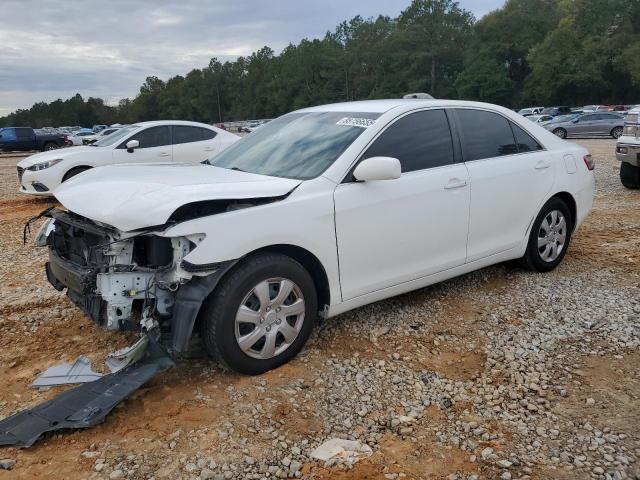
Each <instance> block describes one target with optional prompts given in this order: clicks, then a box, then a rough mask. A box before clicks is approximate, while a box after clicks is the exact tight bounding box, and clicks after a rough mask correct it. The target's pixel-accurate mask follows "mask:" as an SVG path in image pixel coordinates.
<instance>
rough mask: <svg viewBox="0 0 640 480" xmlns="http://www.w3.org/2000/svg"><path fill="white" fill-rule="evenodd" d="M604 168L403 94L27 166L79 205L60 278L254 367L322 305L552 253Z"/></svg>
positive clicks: (123, 318)
mask: <svg viewBox="0 0 640 480" xmlns="http://www.w3.org/2000/svg"><path fill="white" fill-rule="evenodd" d="M225 147H228V148H225ZM218 150H222V151H221V152H220V153H218V154H217V155H215V154H216V153H217V152H218ZM203 158H209V160H207V161H206V162H203ZM149 162H155V163H156V164H155V165H150V164H149ZM161 163H162V164H161ZM116 164H117V165H116ZM124 164H127V165H124ZM91 167H99V168H91ZM593 168H594V164H593V161H592V159H591V156H590V155H589V153H588V151H587V150H586V149H584V148H583V147H580V146H578V145H575V144H573V143H570V142H567V141H564V140H561V139H560V138H558V136H556V135H553V134H552V133H551V132H549V131H547V130H545V129H544V128H541V127H540V126H539V125H536V124H534V123H533V122H529V121H527V120H525V119H524V118H523V117H522V116H520V115H517V114H516V113H514V112H512V111H510V110H507V109H505V108H502V107H499V106H496V105H489V104H484V103H475V102H466V101H449V100H421V99H394V100H371V101H362V102H349V103H341V104H334V105H324V106H318V107H312V108H307V109H303V110H299V111H296V112H292V113H289V114H287V115H284V116H282V117H280V118H278V119H275V120H273V121H272V122H269V123H268V124H266V125H264V126H261V127H260V128H258V129H257V130H256V131H254V132H253V133H252V134H251V135H247V136H246V137H244V138H242V139H239V138H238V137H237V136H234V135H232V134H230V133H227V132H224V131H222V130H219V129H217V128H215V127H210V126H208V125H203V124H197V123H193V122H177V121H171V122H144V123H140V124H135V125H131V126H126V127H122V128H121V129H119V130H118V131H116V132H114V133H112V134H111V135H108V136H106V137H105V138H104V139H102V140H99V141H98V142H96V143H95V144H94V146H85V147H77V148H73V149H67V150H64V151H60V152H49V153H45V154H37V155H33V156H32V157H29V158H27V159H25V160H23V161H22V162H20V164H19V165H18V177H19V180H20V185H21V186H20V188H21V191H23V192H28V193H38V194H52V193H53V194H54V195H55V197H56V198H57V199H58V200H59V201H60V203H61V204H62V205H63V206H64V207H65V210H62V209H54V210H48V211H47V212H46V213H45V215H46V216H48V217H49V220H48V221H47V222H46V223H45V225H43V226H42V228H41V230H40V232H39V233H38V236H37V240H36V241H37V244H38V245H40V246H43V247H46V248H48V252H49V259H48V262H47V264H46V275H47V278H48V280H49V282H50V283H51V284H52V285H53V287H54V288H56V289H58V290H66V291H67V295H68V296H69V298H70V299H71V300H72V301H73V302H74V303H75V304H76V305H77V306H78V307H79V308H81V309H83V310H84V311H85V312H86V313H87V315H89V316H90V317H91V318H92V319H94V321H96V322H97V323H98V324H99V325H101V326H102V327H104V328H106V329H109V330H125V329H131V328H139V329H141V330H143V331H150V332H152V335H154V338H159V339H160V341H161V342H162V343H163V345H164V346H165V348H166V349H167V350H168V351H169V352H170V353H171V354H173V355H178V354H180V353H181V352H184V351H185V350H186V348H187V346H188V345H189V340H190V337H191V335H192V332H193V330H194V328H195V327H196V326H197V327H198V328H199V330H200V333H201V336H202V340H203V343H204V346H205V348H206V349H207V351H208V352H209V353H210V354H211V355H215V357H216V358H217V359H218V360H219V361H220V362H222V363H223V364H225V365H227V366H228V367H230V368H232V369H234V370H236V371H238V372H242V373H246V374H258V373H262V372H265V371H267V370H270V369H272V368H275V367H277V366H279V365H281V364H283V363H285V362H287V361H288V360H289V359H291V358H292V357H293V356H294V355H296V354H297V353H298V352H299V351H300V350H301V349H302V347H303V345H304V344H305V342H306V340H307V339H308V338H309V335H310V333H311V331H312V329H313V328H314V325H315V323H316V320H317V318H318V317H319V316H322V317H325V318H328V317H332V316H335V315H338V314H340V313H342V312H345V311H348V310H351V309H353V308H357V307H359V306H362V305H366V304H369V303H371V302H375V301H378V300H381V299H384V298H387V297H391V296H394V295H398V294H401V293H404V292H407V291H410V290H415V289H418V288H422V287H424V286H426V285H430V284H433V283H436V282H440V281H443V280H445V279H448V278H452V277H455V276H458V275H461V274H464V273H467V272H471V271H473V270H477V269H479V268H483V267H485V266H488V265H491V264H494V263H498V262H503V261H507V260H512V259H520V261H521V263H522V264H523V265H525V266H527V267H528V268H530V269H532V270H535V271H540V272H546V271H550V270H552V269H554V268H555V267H556V266H557V265H558V264H560V262H562V260H563V258H564V256H565V254H566V252H567V249H568V247H569V244H570V241H571V236H572V234H573V233H574V232H575V230H576V229H577V228H578V226H579V225H580V224H581V223H582V221H583V220H584V219H585V217H586V216H587V214H588V213H589V211H590V209H591V206H592V200H593V194H594V175H593V172H592V170H593ZM87 169H89V170H88V171H85V170H87ZM79 172H82V173H79ZM65 177H66V178H65ZM70 177H72V178H70ZM60 183H62V184H60ZM45 189H46V190H45ZM196 318H197V321H196Z"/></svg>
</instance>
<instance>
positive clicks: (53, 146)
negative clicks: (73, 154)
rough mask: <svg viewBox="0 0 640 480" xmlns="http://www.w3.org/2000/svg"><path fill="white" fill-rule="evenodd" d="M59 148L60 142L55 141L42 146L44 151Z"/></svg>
mask: <svg viewBox="0 0 640 480" xmlns="http://www.w3.org/2000/svg"><path fill="white" fill-rule="evenodd" d="M57 148H58V144H57V143H55V142H47V143H45V144H44V145H43V146H42V151H43V152H47V151H49V150H56V149H57Z"/></svg>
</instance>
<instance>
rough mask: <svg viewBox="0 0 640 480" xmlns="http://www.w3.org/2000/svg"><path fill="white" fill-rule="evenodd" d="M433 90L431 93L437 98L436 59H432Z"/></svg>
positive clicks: (431, 87)
mask: <svg viewBox="0 0 640 480" xmlns="http://www.w3.org/2000/svg"><path fill="white" fill-rule="evenodd" d="M429 88H430V89H431V91H430V92H427V93H429V94H430V95H433V96H434V97H435V94H436V57H431V86H430V87H429Z"/></svg>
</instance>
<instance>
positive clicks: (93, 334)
mask: <svg viewBox="0 0 640 480" xmlns="http://www.w3.org/2000/svg"><path fill="white" fill-rule="evenodd" d="M578 142H579V143H581V144H583V145H585V146H586V147H587V148H589V149H590V151H591V152H592V153H593V155H594V157H595V159H596V161H597V167H596V178H597V196H596V200H595V205H594V211H593V212H592V214H591V215H590V217H589V218H588V219H587V221H586V222H585V224H584V225H583V226H582V227H581V228H580V230H579V231H578V232H577V233H576V235H575V236H574V238H573V241H572V245H571V247H570V249H569V251H568V255H567V257H566V259H565V261H564V263H563V264H562V265H561V266H560V267H559V268H558V269H557V270H556V271H554V272H552V273H549V274H533V273H530V272H525V271H522V270H520V269H518V268H517V267H515V266H512V265H498V266H494V267H490V268H486V269H483V270H481V271H479V272H475V273H472V274H469V275H465V276H462V277H459V278H457V279H454V280H450V281H448V282H445V283H442V284H439V285H436V286H433V287H429V288H426V289H422V290H419V291H416V292H413V293H410V294H406V295H403V296H400V297H396V298H394V299H390V300H387V301H383V302H379V303H376V304H373V305H369V306H367V307H364V308H360V309H358V310H355V311H353V312H349V313H347V314H344V315H341V316H339V317H337V318H333V319H331V320H329V321H327V322H325V323H324V324H323V325H322V326H321V327H319V328H318V329H316V331H315V333H314V334H313V335H312V338H311V340H310V342H309V344H308V346H307V348H306V349H305V350H304V352H303V353H302V355H300V356H299V357H298V358H296V359H295V360H294V361H293V362H291V363H290V364H288V365H285V366H284V367H281V368H280V369H278V370H275V371H272V372H269V373H267V374H265V375H262V376H259V377H242V376H238V375H234V374H231V373H228V372H225V371H223V370H221V369H220V368H218V367H217V366H216V365H215V364H212V363H210V362H209V361H208V360H206V359H204V358H201V357H198V356H197V355H194V356H195V357H196V358H193V359H190V360H186V361H184V362H183V363H182V364H181V365H180V368H177V369H173V370H172V371H170V372H167V373H166V374H164V375H162V376H160V377H158V378H156V379H154V380H153V381H152V382H150V384H148V385H147V386H145V387H144V388H143V389H141V390H139V391H138V392H136V393H135V394H134V395H133V396H132V398H130V399H129V400H127V401H126V402H124V403H123V404H122V405H121V406H120V407H119V408H118V409H116V411H115V412H114V413H113V414H111V415H110V416H109V417H108V418H107V420H106V422H105V423H104V424H102V425H100V426H98V427H95V428H93V429H90V430H84V431H74V432H68V433H65V434H64V435H50V436H48V437H46V438H45V439H44V440H43V441H41V442H40V443H38V444H36V445H35V446H34V447H32V448H30V449H25V450H16V449H7V448H5V449H2V450H1V451H0V479H4V478H52V477H53V478H96V479H98V478H105V479H106V478H109V479H117V478H133V479H138V478H140V479H143V478H144V479H149V478H184V479H208V478H213V479H245V478H249V479H250V478H255V479H262V478H290V477H294V478H310V479H311V478H313V479H414V478H415V479H418V478H443V479H469V480H470V479H479V478H485V479H493V478H496V479H498V478H499V479H504V480H507V479H517V478H522V479H526V478H530V479H549V478H553V479H573V478H576V479H583V478H593V479H626V478H629V479H640V428H639V427H640V400H639V398H640V348H639V347H640V268H639V265H640V193H639V192H637V191H629V190H625V189H624V188H623V187H622V186H621V185H620V182H619V180H618V170H619V165H618V164H617V162H616V161H615V158H614V156H613V147H614V142H613V141H610V140H579V141H578ZM15 162H16V159H15V158H0V219H1V220H2V226H3V229H2V231H1V232H0V245H2V249H1V251H0V329H1V331H2V332H3V335H2V337H1V338H0V382H1V383H0V384H2V385H3V388H2V390H1V391H0V417H4V416H7V415H9V414H11V413H14V412H16V411H18V410H20V409H22V408H24V407H26V406H30V405H34V404H36V403H39V402H41V401H43V400H45V399H48V398H51V397H52V396H54V395H55V394H57V393H58V392H59V391H61V389H60V388H56V389H51V390H43V391H38V390H33V389H31V388H30V387H29V384H30V382H31V381H32V380H33V379H34V378H35V376H36V375H37V374H38V373H39V372H41V371H42V370H44V369H46V368H47V367H49V366H51V365H53V364H56V363H59V362H60V361H61V360H67V361H72V360H74V359H75V358H76V357H77V356H78V355H80V354H86V355H88V356H89V357H90V358H91V359H92V360H93V361H94V367H95V368H96V369H99V368H100V367H101V365H103V360H104V357H105V355H106V354H107V353H108V352H110V351H112V350H114V349H116V348H119V347H122V346H124V345H126V344H128V343H129V342H130V341H131V339H132V337H131V336H128V337H125V336H124V335H122V334H119V333H106V332H103V331H101V330H100V329H98V328H97V327H95V326H94V325H93V324H92V323H91V321H90V320H88V319H87V318H86V317H85V316H84V315H83V314H82V313H80V312H79V311H78V310H77V309H75V308H74V307H72V306H71V304H70V302H69V301H68V300H66V299H65V297H64V295H62V294H59V293H58V292H56V291H55V290H53V289H52V288H51V287H49V286H48V285H47V283H46V281H45V277H44V273H43V264H44V256H43V252H41V251H35V249H34V248H33V247H31V246H26V247H25V246H22V224H23V223H24V221H25V220H26V219H27V218H29V217H30V216H32V215H34V214H36V213H37V212H39V211H40V210H42V209H44V208H46V206H48V202H47V201H46V200H34V199H28V198H25V197H22V196H18V195H17V194H16V185H15V174H14V168H15ZM335 437H338V438H343V439H352V440H358V441H360V442H362V443H367V444H368V445H369V446H370V447H371V448H372V449H373V455H372V456H370V457H369V458H367V459H365V460H361V461H360V462H358V463H356V464H355V465H352V466H350V465H345V464H339V463H338V464H331V463H329V464H322V463H320V462H317V461H314V460H312V459H311V457H310V452H311V451H312V450H313V449H314V448H315V447H317V446H318V445H319V444H321V443H322V442H324V441H325V440H327V439H330V438H335ZM4 459H6V460H8V462H6V463H3V461H4ZM13 461H15V464H13ZM3 465H4V466H5V467H6V468H11V470H10V471H9V470H3Z"/></svg>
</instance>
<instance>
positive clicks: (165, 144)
mask: <svg viewBox="0 0 640 480" xmlns="http://www.w3.org/2000/svg"><path fill="white" fill-rule="evenodd" d="M105 130H107V129H104V130H103V131H105ZM98 138H99V140H98V141H96V142H95V143H92V144H90V145H86V146H84V147H76V148H70V149H65V150H63V151H55V152H45V153H40V154H36V155H31V156H30V157H27V158H25V159H24V160H22V161H20V162H19V163H18V181H19V183H20V191H21V192H23V193H30V194H32V195H42V196H50V195H53V191H54V189H55V188H57V187H58V186H60V184H61V183H63V182H65V181H67V180H68V179H70V178H72V177H74V176H76V175H78V174H79V173H82V172H84V171H86V170H89V169H91V168H94V167H99V166H104V165H112V164H120V163H154V162H155V163H172V162H175V163H179V162H184V163H190V164H198V163H201V162H203V161H206V160H207V159H209V158H210V157H212V156H214V155H216V154H217V153H219V152H221V151H222V150H224V149H225V148H227V147H228V146H229V145H231V144H232V143H234V142H235V141H237V140H239V139H240V137H238V136H237V135H234V134H232V133H229V132H225V131H224V130H220V129H218V128H216V127H212V126H210V125H205V124H204V123H195V122H180V121H161V122H141V123H137V124H134V125H127V126H124V127H121V128H118V129H117V130H115V131H114V132H112V133H111V134H109V135H104V136H98Z"/></svg>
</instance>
